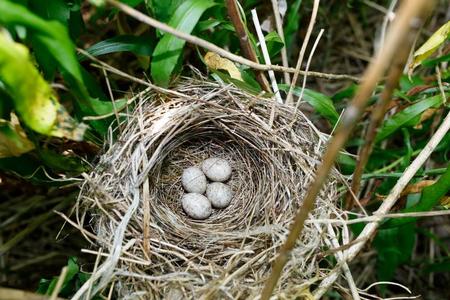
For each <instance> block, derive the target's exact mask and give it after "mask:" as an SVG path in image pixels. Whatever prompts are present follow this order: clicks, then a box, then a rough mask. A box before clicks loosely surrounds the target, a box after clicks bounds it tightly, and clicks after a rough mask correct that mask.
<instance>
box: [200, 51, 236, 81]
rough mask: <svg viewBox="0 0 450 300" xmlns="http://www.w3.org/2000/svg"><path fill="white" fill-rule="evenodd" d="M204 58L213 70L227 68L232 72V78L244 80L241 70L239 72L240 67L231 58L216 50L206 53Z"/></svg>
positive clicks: (226, 69)
mask: <svg viewBox="0 0 450 300" xmlns="http://www.w3.org/2000/svg"><path fill="white" fill-rule="evenodd" d="M204 59H205V63H206V65H207V66H208V68H211V69H213V70H225V71H227V72H228V73H229V74H230V77H231V78H234V79H237V80H241V81H242V77H241V72H239V69H238V68H237V67H236V66H235V65H234V63H233V62H232V61H231V60H229V59H226V58H223V57H221V56H220V55H219V54H217V53H214V52H208V53H206V54H205V57H204Z"/></svg>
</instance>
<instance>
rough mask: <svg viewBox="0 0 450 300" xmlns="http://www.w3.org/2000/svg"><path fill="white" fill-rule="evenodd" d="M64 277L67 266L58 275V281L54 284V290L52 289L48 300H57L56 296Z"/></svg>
mask: <svg viewBox="0 0 450 300" xmlns="http://www.w3.org/2000/svg"><path fill="white" fill-rule="evenodd" d="M66 276H67V266H66V267H64V268H62V270H61V274H60V275H59V277H58V281H57V282H56V285H55V288H54V289H53V292H52V295H51V296H50V300H56V299H57V298H58V294H59V292H60V291H61V288H62V286H63V284H64V279H66Z"/></svg>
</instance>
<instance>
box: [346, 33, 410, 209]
mask: <svg viewBox="0 0 450 300" xmlns="http://www.w3.org/2000/svg"><path fill="white" fill-rule="evenodd" d="M417 30H418V28H412V29H411V30H410V31H409V32H408V33H407V36H406V39H405V43H404V45H403V46H402V47H400V48H399V49H398V53H397V55H396V57H395V59H394V63H393V65H392V67H391V69H390V71H389V74H388V76H387V79H386V84H385V85H384V90H383V92H382V93H381V95H380V100H379V101H378V103H377V104H376V106H375V109H374V110H373V112H372V115H371V116H370V124H369V127H368V128H367V132H366V135H365V138H364V145H363V146H362V148H361V149H360V151H359V154H358V160H357V164H356V167H355V172H354V173H353V178H352V188H351V191H352V192H350V191H349V192H348V193H347V195H346V208H347V209H351V208H352V207H353V205H354V200H353V195H355V196H356V197H358V194H359V190H360V183H361V176H362V174H363V173H364V168H365V167H366V164H367V162H368V161H369V156H370V154H371V153H372V150H373V146H374V144H375V137H376V135H377V132H378V131H377V129H378V127H379V126H380V125H381V123H382V122H383V119H384V115H385V114H386V112H387V110H388V108H389V104H390V103H391V98H392V94H393V92H394V90H395V89H396V88H397V86H398V81H399V80H400V77H401V76H402V74H403V68H404V66H405V64H406V62H407V61H408V57H409V52H410V49H411V47H412V45H413V43H414V40H415V36H416V33H417Z"/></svg>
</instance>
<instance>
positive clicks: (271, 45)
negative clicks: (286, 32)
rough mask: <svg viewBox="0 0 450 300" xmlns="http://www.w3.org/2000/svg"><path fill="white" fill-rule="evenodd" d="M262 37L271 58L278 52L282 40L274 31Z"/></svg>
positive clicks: (281, 45) (282, 45)
mask: <svg viewBox="0 0 450 300" xmlns="http://www.w3.org/2000/svg"><path fill="white" fill-rule="evenodd" d="M264 39H265V40H266V45H267V51H268V52H269V55H270V57H271V58H274V57H275V56H276V55H277V54H278V53H280V51H281V49H283V47H284V43H283V41H282V40H281V38H280V36H279V35H278V33H276V32H275V31H272V32H270V33H268V34H267V35H266V36H265V37H264Z"/></svg>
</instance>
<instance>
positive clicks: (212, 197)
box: [206, 182, 233, 208]
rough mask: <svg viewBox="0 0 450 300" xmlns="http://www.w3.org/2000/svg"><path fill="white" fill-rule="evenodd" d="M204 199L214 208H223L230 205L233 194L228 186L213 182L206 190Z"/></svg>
mask: <svg viewBox="0 0 450 300" xmlns="http://www.w3.org/2000/svg"><path fill="white" fill-rule="evenodd" d="M206 197H207V198H208V199H209V201H211V204H212V206H213V207H214V208H225V207H227V206H228V205H230V202H231V198H233V192H232V191H231V188H230V186H229V185H227V184H225V183H222V182H213V183H210V184H208V187H207V188H206Z"/></svg>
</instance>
